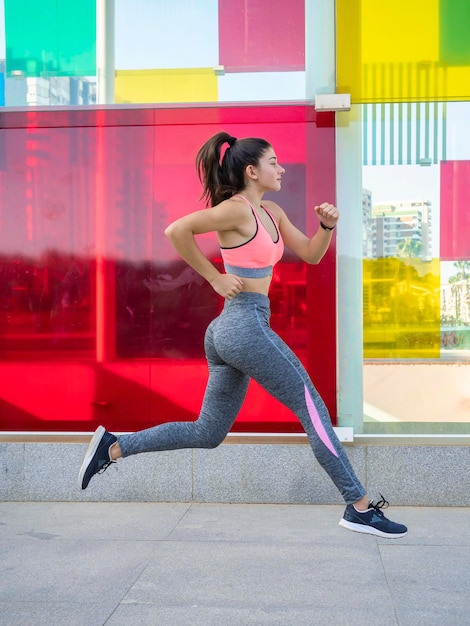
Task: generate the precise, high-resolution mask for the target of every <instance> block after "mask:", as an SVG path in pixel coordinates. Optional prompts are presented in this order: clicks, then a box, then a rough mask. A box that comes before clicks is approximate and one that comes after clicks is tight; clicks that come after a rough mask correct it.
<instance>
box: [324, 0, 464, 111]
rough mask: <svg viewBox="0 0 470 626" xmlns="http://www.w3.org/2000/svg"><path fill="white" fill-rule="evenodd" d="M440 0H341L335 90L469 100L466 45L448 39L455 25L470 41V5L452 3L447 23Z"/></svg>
mask: <svg viewBox="0 0 470 626" xmlns="http://www.w3.org/2000/svg"><path fill="white" fill-rule="evenodd" d="M441 3H442V0H414V1H413V2H410V0H386V1H382V2H377V1H376V0H337V2H336V11H337V38H336V47H337V50H336V56H337V91H338V92H339V93H350V94H351V99H352V102H354V103H365V102H418V101H426V100H427V101H432V100H460V101H462V100H470V60H469V61H468V62H467V61H466V59H468V58H469V56H468V54H467V52H468V51H467V48H466V47H465V46H464V47H465V50H463V52H462V53H461V54H460V56H459V55H456V53H455V50H453V49H452V48H451V47H450V44H449V41H452V34H453V32H454V31H455V32H456V37H457V35H458V36H459V42H462V41H467V40H468V41H470V18H469V15H468V10H466V9H465V8H462V6H463V5H462V6H461V5H459V4H455V6H454V5H453V8H452V7H451V8H452V11H453V13H452V11H450V9H449V10H448V12H449V11H450V14H449V15H447V14H445V17H446V21H445V24H444V22H443V21H442V19H441V18H442V15H443V13H442V6H441ZM459 19H460V29H459V32H458V33H457V31H456V25H457V24H459ZM462 33H463V34H462ZM465 33H468V37H465V36H464V35H465ZM461 47H462V46H461Z"/></svg>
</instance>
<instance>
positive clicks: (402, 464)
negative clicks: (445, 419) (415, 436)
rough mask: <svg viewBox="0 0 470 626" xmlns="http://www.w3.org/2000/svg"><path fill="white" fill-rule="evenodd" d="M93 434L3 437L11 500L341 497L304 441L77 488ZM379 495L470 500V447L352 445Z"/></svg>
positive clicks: (296, 500) (123, 466)
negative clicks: (69, 439) (60, 438)
mask: <svg viewBox="0 0 470 626" xmlns="http://www.w3.org/2000/svg"><path fill="white" fill-rule="evenodd" d="M88 440H89V437H87V438H86V441H84V442H77V443H64V442H56V441H51V442H49V443H45V442H41V443H37V442H35V443H30V442H18V443H15V442H4V443H0V499H1V500H3V501H107V502H225V503H228V502H238V503H260V504H261V503H279V504H341V503H342V499H341V497H340V496H339V494H338V492H337V491H336V488H335V487H334V485H333V484H332V482H331V481H330V479H329V478H328V476H327V475H326V473H325V472H324V471H323V469H322V468H321V467H320V466H319V465H318V463H317V462H316V460H315V458H314V456H313V454H312V452H311V450H310V447H309V446H308V445H305V441H303V442H302V443H292V442H291V441H290V442H289V443H282V442H279V441H278V440H277V441H276V443H260V441H259V440H258V438H257V441H256V443H247V442H246V441H244V442H243V443H235V442H232V443H224V444H222V445H221V446H219V447H218V448H216V449H215V450H175V451H171V452H159V453H149V454H142V455H138V456H135V457H129V458H127V459H125V460H122V461H120V462H118V463H116V465H112V466H111V467H110V468H109V469H108V470H107V471H106V472H105V473H104V474H103V475H102V476H97V477H94V478H93V480H92V482H91V483H90V486H89V487H88V489H87V490H86V491H82V490H80V489H79V488H78V486H77V475H78V469H79V467H80V464H81V462H82V459H83V455H84V453H85V450H86V446H87V442H88ZM346 451H347V454H348V456H349V458H350V460H351V463H352V465H353V467H354V469H355V471H356V473H357V475H358V477H359V478H360V480H361V481H362V482H363V483H364V485H365V486H366V488H367V491H368V493H369V495H370V496H371V497H376V495H377V494H378V493H383V494H384V496H385V497H386V498H387V499H388V500H390V502H392V503H393V504H394V505H397V506H398V505H401V506H470V454H469V449H468V446H466V445H463V446H455V445H454V446H451V445H432V446H430V445H419V446H416V445H404V444H402V445H362V444H356V443H355V444H348V445H346Z"/></svg>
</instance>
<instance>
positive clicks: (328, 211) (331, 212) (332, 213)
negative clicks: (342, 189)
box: [315, 202, 339, 228]
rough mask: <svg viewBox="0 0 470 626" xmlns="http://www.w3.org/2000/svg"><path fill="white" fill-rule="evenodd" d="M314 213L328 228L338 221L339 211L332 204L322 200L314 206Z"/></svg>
mask: <svg viewBox="0 0 470 626" xmlns="http://www.w3.org/2000/svg"><path fill="white" fill-rule="evenodd" d="M315 213H316V214H317V216H318V219H319V220H320V222H323V224H325V226H328V228H333V227H334V226H336V224H337V223H338V220H339V211H338V209H337V208H336V207H335V206H334V204H329V203H328V202H323V204H320V205H319V206H316V207H315Z"/></svg>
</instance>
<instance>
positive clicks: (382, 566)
mask: <svg viewBox="0 0 470 626" xmlns="http://www.w3.org/2000/svg"><path fill="white" fill-rule="evenodd" d="M342 511H343V507H339V506H318V505H268V504H256V505H251V504H250V505H244V504H235V505H231V504H182V503H173V504H170V503H168V504H167V503H119V504H115V503H88V502H87V503H78V502H68V503H65V502H41V503H39V502H22V503H16V502H3V503H0V624H1V625H2V626H21V625H28V626H30V625H33V626H40V625H42V624H47V625H48V626H49V625H50V624H57V625H58V626H69V625H73V626H101V625H103V624H106V625H107V626H108V625H109V626H146V625H149V626H160V625H162V626H180V625H182V626H212V625H213V626H229V625H230V626H244V625H252V624H253V625H258V624H263V625H264V624H266V625H269V626H272V625H277V624H279V625H282V626H290V625H292V626H301V625H304V624H305V625H309V626H316V625H322V626H323V625H325V626H342V625H344V626H356V625H361V626H363V625H364V624H381V626H389V625H390V626H392V625H394V626H395V625H400V626H411V625H413V626H420V625H421V624H422V625H423V626H433V625H439V626H459V625H462V626H463V625H465V626H468V625H469V624H470V566H469V564H470V532H469V531H470V508H406V507H397V508H390V509H389V510H388V513H389V516H390V518H391V519H395V520H397V521H400V522H403V523H405V524H407V525H408V526H409V533H408V535H407V536H406V537H404V538H403V539H395V540H391V539H378V538H375V537H372V536H367V535H360V534H357V533H352V532H349V531H347V530H344V529H342V528H340V527H339V526H338V524H337V522H338V520H339V519H340V517H341V515H342Z"/></svg>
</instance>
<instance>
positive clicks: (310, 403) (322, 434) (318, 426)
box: [304, 385, 338, 457]
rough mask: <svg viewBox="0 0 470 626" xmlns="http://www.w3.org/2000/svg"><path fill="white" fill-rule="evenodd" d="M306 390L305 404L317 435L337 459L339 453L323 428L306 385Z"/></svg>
mask: <svg viewBox="0 0 470 626" xmlns="http://www.w3.org/2000/svg"><path fill="white" fill-rule="evenodd" d="M304 389H305V402H306V404H307V409H308V413H309V415H310V419H311V420H312V424H313V427H314V428H315V430H316V431H317V435H318V436H319V437H320V439H321V440H322V441H323V443H324V444H325V446H326V447H327V448H328V450H329V451H330V452H331V453H332V454H334V455H335V456H336V457H337V456H338V453H337V452H336V450H335V449H334V447H333V444H332V443H331V441H330V438H329V437H328V435H327V433H326V430H325V427H324V426H323V424H322V421H321V419H320V416H319V415H318V411H317V409H316V407H315V405H314V404H313V400H312V397H311V396H310V393H309V391H308V389H307V387H306V386H305V385H304Z"/></svg>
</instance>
